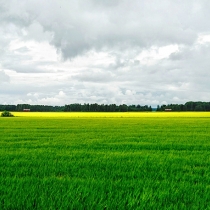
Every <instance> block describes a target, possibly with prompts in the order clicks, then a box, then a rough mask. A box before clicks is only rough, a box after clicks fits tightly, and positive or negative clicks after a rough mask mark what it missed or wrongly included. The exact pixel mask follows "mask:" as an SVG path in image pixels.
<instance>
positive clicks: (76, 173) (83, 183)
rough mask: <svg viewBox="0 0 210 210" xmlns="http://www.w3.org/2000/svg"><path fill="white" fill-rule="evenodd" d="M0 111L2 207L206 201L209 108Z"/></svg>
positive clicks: (200, 205)
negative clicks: (5, 115)
mask: <svg viewBox="0 0 210 210" xmlns="http://www.w3.org/2000/svg"><path fill="white" fill-rule="evenodd" d="M12 114H14V115H15V116H16V117H14V118H0V172H1V173H0V195H1V196H0V209H208V208H209V203H210V167H209V163H210V118H209V117H210V115H209V113H200V112H199V113H182V112H180V113H173V112H171V113H32V112H31V113H12Z"/></svg>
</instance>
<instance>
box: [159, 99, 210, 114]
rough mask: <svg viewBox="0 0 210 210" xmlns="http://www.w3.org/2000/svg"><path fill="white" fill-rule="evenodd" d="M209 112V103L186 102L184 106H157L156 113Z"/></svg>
mask: <svg viewBox="0 0 210 210" xmlns="http://www.w3.org/2000/svg"><path fill="white" fill-rule="evenodd" d="M167 110H170V111H174V112H177V111H179V112H180V111H210V102H202V101H197V102H193V101H188V102H186V103H185V104H168V105H161V106H157V110H156V111H167Z"/></svg>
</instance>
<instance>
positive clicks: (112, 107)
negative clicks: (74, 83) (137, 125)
mask: <svg viewBox="0 0 210 210" xmlns="http://www.w3.org/2000/svg"><path fill="white" fill-rule="evenodd" d="M24 109H30V111H31V112H150V111H155V110H156V111H179V112H181V111H210V102H201V101H197V102H193V101H189V102H186V103H185V104H168V105H161V106H160V105H158V106H157V109H154V108H152V107H151V106H148V105H145V106H141V105H126V104H122V105H116V104H97V103H94V104H89V103H87V104H80V103H75V104H68V105H65V106H48V105H30V104H18V105H0V111H5V110H7V111H16V112H20V111H23V110H24Z"/></svg>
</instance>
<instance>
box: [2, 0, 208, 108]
mask: <svg viewBox="0 0 210 210" xmlns="http://www.w3.org/2000/svg"><path fill="white" fill-rule="evenodd" d="M209 9H210V3H208V2H207V1H205V0H201V1H200V0H199V1H198V0H195V1H190V0H186V1H182V2H180V1H177V0H175V1H165V0H161V1H153V2H148V1H143V0H140V1H139V0H134V1H132V2H131V1H128V0H121V1H120V0H104V1H98V0H87V1H82V0H72V1H66V0H60V1H55V0H52V1H44V2H43V1H41V0H36V1H35V0H32V1H30V2H28V1H26V0H22V1H18V0H9V1H3V0H0V27H1V30H0V45H1V48H0V64H1V70H0V84H1V86H2V89H1V90H2V91H1V93H0V96H1V99H2V101H0V103H4V102H8V103H15V102H30V103H49V104H53V103H56V104H65V103H75V102H80V103H86V102H89V103H90V102H93V103H94V102H98V103H128V104H130V103H135V104H138V103H141V104H142V105H143V104H149V105H150V104H151V105H153V106H155V105H157V104H160V103H166V102H167V103H173V102H174V103H184V102H186V101H188V100H209V99H208V97H209V91H210V85H209V84H210V81H209V78H210V77H209V76H210V75H209V74H210V72H209V68H210V62H209V57H210V36H209V35H210V22H209V21H208V20H209V18H210V13H209ZM164 47H168V48H167V49H165V48H164ZM56 53H57V54H56ZM59 69H62V71H60V70H59ZM3 83H4V84H3ZM62 91H63V92H62Z"/></svg>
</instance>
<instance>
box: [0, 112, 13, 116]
mask: <svg viewBox="0 0 210 210" xmlns="http://www.w3.org/2000/svg"><path fill="white" fill-rule="evenodd" d="M1 117H14V115H13V114H11V113H10V112H9V111H3V112H2V113H1Z"/></svg>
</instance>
